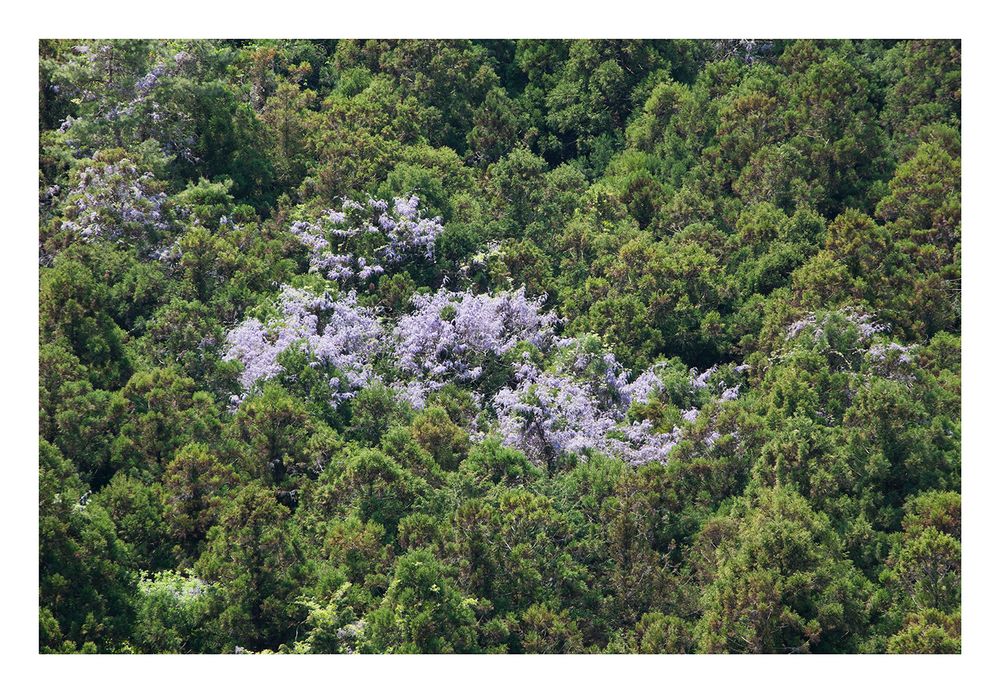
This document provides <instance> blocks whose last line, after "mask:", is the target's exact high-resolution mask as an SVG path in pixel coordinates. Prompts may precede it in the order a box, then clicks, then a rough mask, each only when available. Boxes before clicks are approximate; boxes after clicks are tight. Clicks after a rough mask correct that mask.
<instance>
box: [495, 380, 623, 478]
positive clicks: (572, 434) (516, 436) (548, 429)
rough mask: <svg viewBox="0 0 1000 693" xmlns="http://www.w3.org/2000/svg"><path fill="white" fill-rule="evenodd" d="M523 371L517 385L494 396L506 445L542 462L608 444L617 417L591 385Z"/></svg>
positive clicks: (500, 429)
mask: <svg viewBox="0 0 1000 693" xmlns="http://www.w3.org/2000/svg"><path fill="white" fill-rule="evenodd" d="M522 376H523V379H522V380H521V382H520V383H519V384H518V386H517V387H515V388H513V389H511V388H504V389H502V390H500V392H498V393H497V394H496V396H495V397H494V398H493V407H494V409H495V410H496V413H497V420H498V426H499V433H500V435H501V437H502V438H503V440H504V442H505V443H506V444H507V445H510V446H511V447H515V448H517V449H519V450H521V451H522V452H524V453H525V454H526V455H528V457H529V458H531V459H533V460H535V461H538V462H549V461H552V460H555V459H556V458H558V457H559V456H560V455H562V454H566V453H581V452H584V451H587V450H594V449H596V450H601V449H603V448H604V446H605V437H606V436H607V434H608V432H609V431H610V430H611V428H612V427H613V426H614V425H615V421H614V419H612V418H611V416H610V415H609V414H607V413H606V412H603V411H602V410H601V408H600V406H599V405H598V403H597V402H596V401H595V400H594V398H593V397H592V396H591V394H590V393H589V392H588V391H587V390H586V388H584V387H583V386H581V385H580V384H579V383H577V382H575V381H574V380H573V379H571V378H569V377H566V376H560V375H556V374H552V373H546V372H542V371H538V370H537V369H534V370H531V369H529V370H528V372H526V373H522Z"/></svg>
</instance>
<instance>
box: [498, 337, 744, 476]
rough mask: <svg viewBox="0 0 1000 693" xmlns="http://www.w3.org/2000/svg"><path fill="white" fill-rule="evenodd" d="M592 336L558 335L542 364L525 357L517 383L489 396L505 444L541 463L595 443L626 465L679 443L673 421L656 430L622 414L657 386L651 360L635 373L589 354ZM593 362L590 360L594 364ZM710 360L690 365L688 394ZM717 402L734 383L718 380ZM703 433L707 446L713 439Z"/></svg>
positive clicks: (704, 380)
mask: <svg viewBox="0 0 1000 693" xmlns="http://www.w3.org/2000/svg"><path fill="white" fill-rule="evenodd" d="M593 347H594V342H593V338H584V339H567V340H561V341H560V342H558V344H557V349H560V350H561V352H562V353H557V354H556V356H555V357H554V358H553V360H552V364H553V365H552V367H551V368H550V369H549V370H545V371H543V370H541V369H539V368H538V367H537V366H535V365H534V364H533V363H531V362H530V361H529V360H527V359H526V360H525V361H524V362H522V363H521V364H520V365H519V367H518V368H517V369H516V370H515V379H516V380H517V384H516V386H514V387H511V388H503V389H502V390H500V392H498V393H497V394H496V396H495V397H494V399H493V408H494V410H495V412H496V415H497V422H498V429H499V433H500V436H501V437H502V439H503V440H504V442H505V444H507V445H510V446H511V447H514V448H517V449H519V450H521V451H522V452H524V453H525V454H526V455H527V456H528V457H529V458H530V459H532V460H534V461H536V462H548V461H551V460H554V459H556V458H558V457H559V456H560V455H562V454H573V453H582V452H585V451H588V450H596V451H599V452H603V453H605V454H608V455H613V456H615V457H619V458H621V459H622V460H624V461H626V462H628V463H629V464H631V465H635V466H638V465H644V464H649V463H652V462H659V463H662V462H665V461H666V459H667V456H668V455H669V453H670V450H671V449H672V448H673V447H674V446H675V445H677V443H679V442H680V441H681V439H682V437H683V431H682V430H681V429H680V428H678V427H674V428H673V429H672V430H670V431H668V432H662V431H659V432H658V431H656V430H655V428H654V425H653V422H652V421H650V420H648V419H642V420H639V421H630V420H628V417H627V410H628V407H629V405H630V404H632V403H637V404H641V403H645V402H648V401H649V400H650V399H651V398H653V397H654V396H655V395H657V394H659V393H660V392H662V391H663V389H664V384H663V381H662V380H661V379H660V377H659V376H658V375H657V370H659V369H660V368H662V367H663V366H664V365H665V364H662V363H661V364H654V365H653V366H652V367H650V368H649V369H647V370H645V371H644V372H642V373H641V374H640V375H639V376H638V377H637V378H636V379H635V380H633V381H631V382H630V381H629V379H628V375H629V374H628V371H627V370H625V369H624V368H622V367H621V365H620V364H618V362H617V360H616V359H615V358H614V356H613V355H611V354H608V353H604V354H599V353H595V350H594V348H593ZM598 364H599V365H600V367H595V366H597V365H598ZM716 370H717V368H716V367H715V366H713V367H711V368H709V369H708V370H706V371H704V372H701V373H699V372H698V371H697V370H693V371H692V372H691V375H690V380H689V383H688V386H689V388H690V392H691V394H692V395H693V394H695V393H697V392H698V391H699V390H704V389H705V388H707V387H708V379H709V378H710V376H711V375H712V374H713V373H715V372H716ZM719 388H720V389H721V390H722V391H721V394H720V395H718V396H716V397H715V399H717V400H718V401H729V400H732V399H735V398H736V397H737V396H738V395H739V385H738V384H737V385H735V386H732V387H725V383H721V384H720V385H719ZM698 414H699V409H698V408H697V407H691V408H689V409H686V410H684V411H683V412H682V414H681V416H682V418H683V420H684V421H685V422H693V421H695V420H696V419H697V418H698ZM718 437H719V435H718V433H717V432H714V431H713V432H710V433H709V434H708V436H707V438H706V440H705V442H706V444H707V445H708V446H709V447H710V446H711V445H712V444H714V442H715V441H716V440H717V439H718Z"/></svg>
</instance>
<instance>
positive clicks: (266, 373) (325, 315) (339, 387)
mask: <svg viewBox="0 0 1000 693" xmlns="http://www.w3.org/2000/svg"><path fill="white" fill-rule="evenodd" d="M278 303H279V309H280V312H281V315H280V317H278V318H276V319H274V320H269V321H268V322H267V323H262V322H261V321H260V320H258V319H256V318H248V319H247V320H244V321H243V322H242V323H241V324H240V325H238V326H236V327H235V328H234V329H233V330H231V331H230V332H229V335H228V337H227V339H226V342H227V345H228V347H229V349H228V351H227V352H226V355H225V358H226V359H227V360H237V361H240V362H241V363H242V364H243V373H242V375H241V376H240V384H241V385H242V386H243V389H244V394H245V393H246V392H249V391H250V390H251V389H252V388H253V387H254V386H255V385H256V384H257V383H258V382H261V381H265V380H268V379H270V378H273V377H275V376H277V375H278V374H280V373H281V365H280V364H279V363H278V356H279V355H280V354H281V353H282V352H283V351H285V350H286V349H289V348H292V347H294V348H300V349H302V350H304V351H305V352H306V353H308V354H310V356H312V357H313V359H314V363H315V364H316V365H325V366H327V365H328V366H333V367H335V368H336V369H337V370H338V371H339V372H340V373H341V374H342V377H340V378H333V379H332V380H331V382H330V388H331V400H332V401H333V402H334V403H335V404H337V403H339V402H341V401H343V400H345V399H348V398H350V397H353V396H354V393H355V392H356V391H357V390H359V389H361V388H363V387H364V386H365V385H366V384H368V383H369V382H371V381H372V380H373V379H374V378H375V376H374V374H373V371H372V363H373V362H374V360H375V358H376V356H377V355H378V353H379V352H380V351H381V349H382V348H383V344H384V339H383V338H384V334H383V330H382V326H381V324H380V323H379V321H378V318H377V316H376V315H375V313H374V312H373V311H372V310H370V309H367V308H363V307H360V306H358V304H357V300H356V296H355V294H354V293H353V292H352V293H350V294H347V295H346V296H343V297H341V298H339V299H337V300H333V299H331V298H330V296H329V294H322V295H315V294H312V293H309V292H308V291H304V290H302V289H295V288H292V287H289V286H285V287H283V289H282V292H281V296H280V297H279V299H278Z"/></svg>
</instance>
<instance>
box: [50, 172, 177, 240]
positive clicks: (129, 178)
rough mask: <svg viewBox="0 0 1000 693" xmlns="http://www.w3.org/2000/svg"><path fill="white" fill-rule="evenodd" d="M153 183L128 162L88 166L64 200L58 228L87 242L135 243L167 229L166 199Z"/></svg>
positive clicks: (150, 176)
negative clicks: (64, 204) (62, 215)
mask: <svg viewBox="0 0 1000 693" xmlns="http://www.w3.org/2000/svg"><path fill="white" fill-rule="evenodd" d="M154 183H155V182H154V178H153V174H152V173H149V172H142V171H140V170H139V169H138V168H137V167H136V165H135V164H134V163H132V162H131V161H129V160H128V159H122V160H121V161H118V162H116V163H112V164H95V165H93V166H88V167H87V168H86V169H84V170H83V171H81V172H80V173H79V180H78V182H77V185H76V187H74V188H73V189H72V191H71V192H70V194H69V196H68V198H67V204H66V210H65V216H66V221H64V222H63V223H62V228H63V229H64V230H68V231H72V232H75V233H77V234H79V236H80V237H81V238H83V239H84V240H87V241H92V240H96V239H99V238H100V239H106V240H117V241H121V242H135V241H136V240H140V239H143V238H144V237H145V236H146V234H148V233H149V232H150V231H162V230H164V229H166V228H167V221H166V215H165V213H164V205H165V203H166V201H167V195H166V193H163V192H160V191H158V190H157V188H156V186H155V184H154Z"/></svg>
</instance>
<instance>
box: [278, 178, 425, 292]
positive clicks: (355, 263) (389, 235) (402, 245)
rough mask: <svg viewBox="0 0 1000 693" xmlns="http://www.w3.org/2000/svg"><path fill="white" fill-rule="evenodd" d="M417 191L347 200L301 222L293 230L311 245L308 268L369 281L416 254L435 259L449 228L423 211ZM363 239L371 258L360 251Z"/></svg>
mask: <svg viewBox="0 0 1000 693" xmlns="http://www.w3.org/2000/svg"><path fill="white" fill-rule="evenodd" d="M419 204H420V200H419V198H418V197H417V196H416V195H411V196H410V197H408V198H402V197H397V198H394V200H393V203H392V205H390V204H389V203H388V202H386V201H385V200H375V199H370V200H368V203H367V204H362V203H360V202H356V201H354V200H350V199H344V200H343V202H342V204H341V206H340V209H327V210H324V211H323V213H322V214H321V215H320V216H319V217H318V218H317V219H315V220H314V221H297V222H295V223H294V224H292V227H291V232H292V233H293V234H294V235H295V236H296V237H297V238H298V239H299V241H300V242H301V243H302V244H303V245H304V246H306V248H308V249H309V268H310V270H311V271H314V272H319V273H321V274H323V275H324V276H326V277H327V278H328V279H335V280H338V281H341V282H347V281H350V280H352V279H354V278H357V279H358V280H360V281H368V280H369V279H371V278H373V277H376V276H378V275H380V274H382V273H384V272H385V267H386V266H391V265H397V264H400V263H401V262H404V261H405V260H407V259H409V258H412V257H422V258H424V259H427V260H433V259H434V244H435V242H436V240H437V237H438V236H439V235H440V234H441V232H442V231H443V230H444V229H443V227H442V226H441V220H440V219H439V218H437V217H433V218H427V217H423V216H421V214H420V211H419V209H418V207H419ZM359 239H363V240H364V241H366V245H368V246H375V250H374V253H373V254H372V256H370V257H366V255H365V254H364V253H363V252H362V251H360V250H359V248H358V246H359V245H361V244H360V243H358V240H359Z"/></svg>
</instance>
